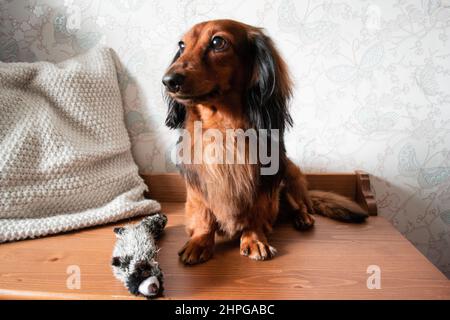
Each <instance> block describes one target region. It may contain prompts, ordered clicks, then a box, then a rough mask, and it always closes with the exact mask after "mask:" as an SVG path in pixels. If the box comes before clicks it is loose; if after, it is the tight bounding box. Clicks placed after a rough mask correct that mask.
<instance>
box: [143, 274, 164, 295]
mask: <svg viewBox="0 0 450 320" xmlns="http://www.w3.org/2000/svg"><path fill="white" fill-rule="evenodd" d="M138 290H139V292H140V293H141V294H142V295H144V296H146V297H153V296H156V295H157V294H158V292H159V280H158V278H157V277H155V276H152V277H149V278H147V279H145V280H144V281H142V282H141V284H140V285H139V289H138Z"/></svg>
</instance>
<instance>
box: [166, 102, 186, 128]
mask: <svg viewBox="0 0 450 320" xmlns="http://www.w3.org/2000/svg"><path fill="white" fill-rule="evenodd" d="M165 100H166V102H167V106H168V109H167V117H166V122H165V123H166V126H168V127H169V128H171V129H177V128H182V127H183V124H184V120H185V118H186V107H185V106H183V105H182V104H180V103H178V102H176V101H175V100H173V99H172V98H171V97H169V96H168V95H166V97H165Z"/></svg>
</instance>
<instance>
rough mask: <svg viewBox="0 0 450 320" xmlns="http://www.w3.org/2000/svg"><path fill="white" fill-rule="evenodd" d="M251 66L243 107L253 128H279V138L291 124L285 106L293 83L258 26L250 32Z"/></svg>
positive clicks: (267, 38) (279, 57)
mask: <svg viewBox="0 0 450 320" xmlns="http://www.w3.org/2000/svg"><path fill="white" fill-rule="evenodd" d="M249 41H250V54H251V56H250V59H251V61H253V67H252V70H251V74H250V82H249V87H248V89H247V92H246V95H245V100H246V101H245V103H246V106H245V110H246V112H247V117H248V119H249V121H250V123H251V124H252V125H253V126H254V128H255V129H279V130H280V136H281V137H282V135H283V133H284V130H285V128H286V127H287V126H292V118H291V116H290V113H289V110H288V107H289V100H290V98H291V96H292V82H291V79H290V76H289V72H288V70H287V66H286V63H285V62H284V61H283V59H282V58H281V56H280V54H279V53H278V51H277V50H276V48H275V45H274V44H273V42H272V40H271V39H270V38H269V37H268V36H266V35H265V34H264V33H263V31H262V30H261V29H254V30H253V31H252V32H250V33H249Z"/></svg>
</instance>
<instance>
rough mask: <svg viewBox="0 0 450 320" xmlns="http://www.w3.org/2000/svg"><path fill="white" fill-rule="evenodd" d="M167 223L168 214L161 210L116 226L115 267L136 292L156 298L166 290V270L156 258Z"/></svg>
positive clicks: (113, 260)
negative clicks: (158, 243) (158, 245)
mask: <svg viewBox="0 0 450 320" xmlns="http://www.w3.org/2000/svg"><path fill="white" fill-rule="evenodd" d="M166 223H167V217H166V216H165V215H164V214H162V213H157V214H154V215H152V216H149V217H146V218H144V219H143V220H142V221H141V222H139V223H137V224H134V225H127V226H124V227H119V228H114V232H115V233H116V236H117V241H116V245H115V247H114V250H113V258H112V262H111V264H112V269H113V273H114V275H115V277H116V278H117V279H119V280H120V281H122V282H123V284H124V285H125V287H127V289H128V291H129V292H130V293H132V294H134V295H139V294H141V295H143V296H145V297H147V298H154V297H156V296H158V295H159V294H161V293H162V291H163V274H162V272H161V269H160V268H159V265H158V262H157V261H156V257H157V253H158V250H159V249H158V247H157V246H156V244H155V238H157V237H158V236H159V235H160V234H161V232H162V231H163V229H164V227H165V226H166Z"/></svg>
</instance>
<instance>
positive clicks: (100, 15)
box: [0, 0, 450, 276]
mask: <svg viewBox="0 0 450 320" xmlns="http://www.w3.org/2000/svg"><path fill="white" fill-rule="evenodd" d="M214 18H232V19H237V20H241V21H243V22H246V23H249V24H252V25H258V26H263V27H265V28H266V30H267V31H268V33H269V34H270V35H271V36H272V37H273V38H274V40H275V42H276V43H277V44H278V47H279V48H280V50H281V51H282V53H283V55H284V57H285V58H286V60H287V62H288V64H289V66H290V68H291V72H292V74H293V76H294V78H295V83H296V91H295V100H294V102H293V107H292V112H293V115H294V120H295V127H294V128H293V130H291V131H290V132H289V134H288V137H287V148H288V153H289V154H290V156H291V157H292V158H293V159H295V160H296V162H298V163H299V164H300V165H302V167H303V168H304V169H306V170H307V171H352V170H354V169H364V170H366V171H368V172H369V173H371V174H372V175H373V178H372V182H373V185H374V189H375V192H376V196H377V202H378V207H379V211H380V214H381V215H382V216H384V217H386V218H387V219H389V220H390V221H391V222H392V223H393V224H394V225H395V227H396V228H397V229H398V230H400V231H401V232H402V233H403V234H404V235H405V236H406V237H407V238H408V239H409V240H410V241H411V242H413V243H414V245H415V246H416V247H417V248H418V249H419V250H420V251H421V252H423V253H424V254H425V255H426V256H427V257H428V258H429V259H430V260H431V261H432V262H433V263H434V264H436V265H437V266H438V267H439V268H440V269H441V270H442V271H443V272H445V273H446V274H447V276H450V248H449V244H450V40H449V36H450V0H398V1H376V2H375V1H373V2H371V1H355V0H353V1H345V0H341V1H339V0H338V1H330V0H328V1H306V0H305V1H293V0H279V1H256V0H255V1H242V0H231V1H230V0H227V1H224V0H221V1H218V0H199V1H196V0H181V1H173V0H172V1H156V0H150V1H144V0H115V1H105V0H102V1H100V0H82V1H74V0H65V1H56V0H30V1H17V0H16V1H9V0H6V1H5V0H0V60H2V61H35V60H50V61H61V60H63V59H65V58H67V57H71V56H74V55H76V54H78V53H80V52H84V51H86V50H87V49H89V48H91V47H92V46H94V45H96V44H98V43H100V44H104V45H108V46H111V47H112V48H114V49H115V51H116V52H117V54H118V56H119V59H120V61H121V62H122V65H123V69H122V70H121V71H120V74H119V78H120V83H121V88H122V92H123V97H124V101H125V108H126V122H127V125H128V129H129V132H130V135H131V138H132V141H133V146H134V155H135V158H136V160H137V162H138V164H139V166H140V168H141V170H142V171H145V172H161V171H162V172H164V171H173V170H174V167H173V165H172V164H171V163H170V160H169V154H168V150H169V147H170V146H171V145H173V144H174V142H175V135H174V134H173V133H171V132H170V131H169V130H167V129H166V128H165V127H164V126H163V120H164V116H165V112H166V107H165V105H164V103H163V100H162V95H161V92H162V87H161V76H162V74H163V72H164V70H165V68H166V67H167V65H168V63H169V61H170V59H171V57H172V55H173V54H174V52H175V48H176V43H177V41H178V39H179V37H180V35H181V34H182V33H183V32H184V31H186V30H187V29H188V28H189V27H190V26H192V25H193V24H194V23H196V22H199V21H202V20H208V19H214Z"/></svg>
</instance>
